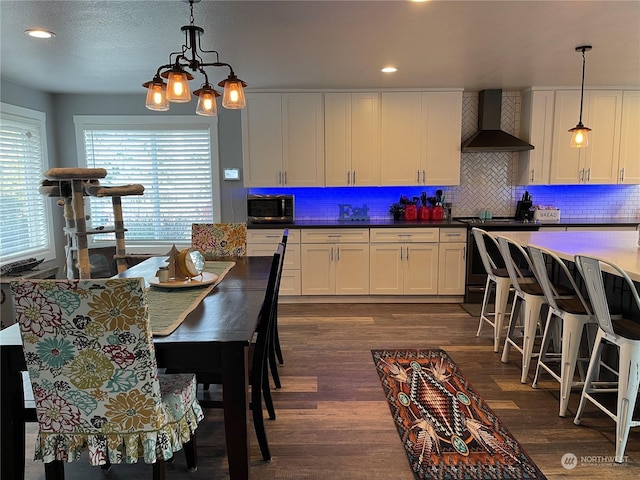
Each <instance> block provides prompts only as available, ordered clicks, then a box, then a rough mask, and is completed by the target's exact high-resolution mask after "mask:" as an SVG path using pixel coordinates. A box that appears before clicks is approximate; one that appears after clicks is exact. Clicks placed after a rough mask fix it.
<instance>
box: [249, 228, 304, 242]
mask: <svg viewBox="0 0 640 480" xmlns="http://www.w3.org/2000/svg"><path fill="white" fill-rule="evenodd" d="M283 232H284V228H264V229H263V228H260V229H255V230H254V229H249V230H247V244H251V243H268V244H273V245H277V244H278V243H280V240H282V233H283ZM287 243H288V244H289V243H300V230H298V229H297V228H294V229H291V228H290V229H289V237H288V238H287Z"/></svg>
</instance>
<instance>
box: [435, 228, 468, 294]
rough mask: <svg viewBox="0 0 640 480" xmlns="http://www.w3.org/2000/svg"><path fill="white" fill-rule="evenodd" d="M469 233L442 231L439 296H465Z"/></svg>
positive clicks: (456, 230) (439, 253)
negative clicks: (467, 239)
mask: <svg viewBox="0 0 640 480" xmlns="http://www.w3.org/2000/svg"><path fill="white" fill-rule="evenodd" d="M466 238H467V231H466V229H464V228H448V229H441V230H440V245H439V250H438V295H464V284H465V271H466V265H467V244H466Z"/></svg>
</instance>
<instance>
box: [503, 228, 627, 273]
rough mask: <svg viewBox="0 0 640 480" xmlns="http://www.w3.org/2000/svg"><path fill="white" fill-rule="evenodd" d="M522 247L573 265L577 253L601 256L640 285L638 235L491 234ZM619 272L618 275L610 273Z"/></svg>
mask: <svg viewBox="0 0 640 480" xmlns="http://www.w3.org/2000/svg"><path fill="white" fill-rule="evenodd" d="M492 233H494V234H495V235H499V236H503V237H506V238H509V239H511V240H513V241H514V242H517V243H519V244H520V245H523V246H528V245H532V246H535V247H541V248H546V249H547V250H551V251H552V252H554V253H555V254H556V255H558V256H559V257H560V258H562V259H564V260H567V261H570V262H573V260H574V257H575V256H576V255H578V254H581V255H587V256H591V257H598V258H602V259H604V260H608V261H610V262H613V263H615V264H616V265H618V266H619V267H620V268H621V269H622V270H624V271H625V272H627V274H628V275H629V277H630V278H631V279H632V280H633V281H634V282H636V283H638V284H640V246H638V232H605V231H581V232H544V231H543V232H492ZM609 273H616V272H613V271H612V272H609Z"/></svg>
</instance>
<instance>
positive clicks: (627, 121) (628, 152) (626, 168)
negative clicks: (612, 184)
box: [618, 91, 640, 184]
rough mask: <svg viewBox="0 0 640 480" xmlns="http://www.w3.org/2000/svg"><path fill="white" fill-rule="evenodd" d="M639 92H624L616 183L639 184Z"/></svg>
mask: <svg viewBox="0 0 640 480" xmlns="http://www.w3.org/2000/svg"><path fill="white" fill-rule="evenodd" d="M638 132H640V91H629V92H624V94H623V98H622V127H621V132H620V160H619V163H618V183H632V184H640V135H638Z"/></svg>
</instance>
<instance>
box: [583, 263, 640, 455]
mask: <svg viewBox="0 0 640 480" xmlns="http://www.w3.org/2000/svg"><path fill="white" fill-rule="evenodd" d="M575 263H576V265H577V267H578V271H579V272H580V274H581V275H582V277H583V279H584V283H585V288H586V289H587V293H588V295H589V299H590V300H591V305H592V306H593V311H594V313H595V317H596V320H597V322H598V333H597V334H596V340H595V345H594V347H593V352H592V353H591V359H590V361H589V368H588V370H587V377H586V380H585V382H584V386H583V387H582V396H581V397H580V404H579V405H578V410H577V412H576V416H575V418H574V420H573V423H575V424H576V425H580V423H581V421H582V414H583V412H584V409H585V406H586V402H587V400H589V401H590V402H591V403H593V404H594V405H595V406H597V407H598V408H599V409H600V410H602V411H603V412H604V413H606V414H607V415H608V416H609V417H611V419H613V421H614V422H615V423H616V454H615V461H616V462H617V463H622V462H623V461H624V451H625V448H626V446H627V440H628V439H629V429H630V428H632V427H638V426H640V420H634V419H633V413H634V409H635V407H636V402H637V399H638V388H639V387H640V316H638V315H637V314H636V316H635V318H634V317H632V316H631V315H626V316H625V317H624V318H620V319H614V318H612V314H611V309H610V307H609V304H610V303H611V302H610V301H609V300H610V299H609V298H608V297H607V295H608V294H607V290H606V289H605V285H604V280H603V273H602V270H603V267H604V268H606V269H607V271H609V272H613V273H614V274H616V275H617V276H620V277H622V279H623V282H624V283H625V284H626V285H627V287H628V288H629V291H630V297H631V298H630V300H629V305H630V307H631V308H632V309H635V311H636V312H638V311H640V296H639V295H638V290H637V288H636V285H635V284H634V282H633V280H631V278H629V275H628V274H627V273H626V272H625V271H624V270H622V269H621V268H620V267H618V266H617V265H615V264H614V263H612V262H610V261H607V260H603V259H598V258H592V257H587V256H583V255H576V257H575ZM614 294H617V295H619V291H618V292H614ZM609 295H611V294H609ZM605 345H612V346H614V347H615V348H616V349H617V351H618V368H617V370H616V369H615V367H614V366H613V365H610V363H607V358H605V356H604V355H603V351H604V347H605ZM603 370H604V371H609V372H614V373H615V374H616V375H617V377H618V381H617V382H601V381H599V379H600V375H601V373H602V372H603ZM611 393H617V401H616V408H615V409H614V408H611V407H610V406H608V405H607V403H606V402H604V401H603V399H602V394H611Z"/></svg>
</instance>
